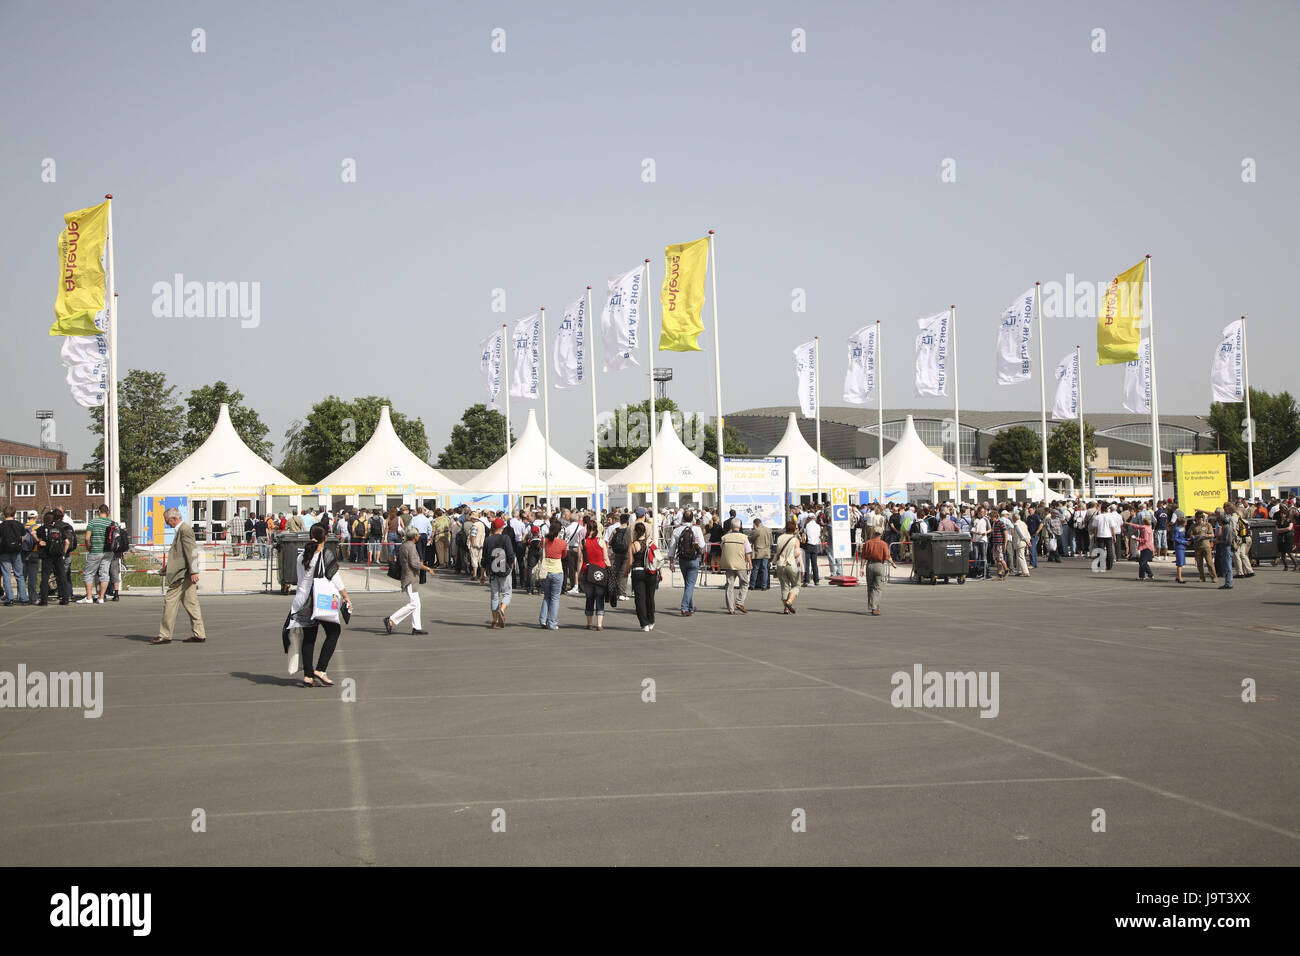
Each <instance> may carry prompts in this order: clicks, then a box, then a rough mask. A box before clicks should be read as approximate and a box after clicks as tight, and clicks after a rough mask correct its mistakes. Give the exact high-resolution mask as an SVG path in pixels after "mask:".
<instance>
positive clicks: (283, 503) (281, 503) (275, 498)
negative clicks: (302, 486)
mask: <svg viewBox="0 0 1300 956" xmlns="http://www.w3.org/2000/svg"><path fill="white" fill-rule="evenodd" d="M271 510H272V511H273V512H275V513H276V514H279V513H280V512H281V511H283V512H284V513H285V514H288V513H289V496H288V495H272V496H271Z"/></svg>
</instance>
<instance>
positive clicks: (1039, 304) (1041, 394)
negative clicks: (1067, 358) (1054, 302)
mask: <svg viewBox="0 0 1300 956" xmlns="http://www.w3.org/2000/svg"><path fill="white" fill-rule="evenodd" d="M1034 309H1035V311H1036V312H1037V313H1038V400H1039V402H1040V403H1041V408H1042V414H1043V418H1042V421H1043V500H1044V501H1046V500H1047V493H1048V491H1049V490H1050V488H1049V486H1048V484H1047V366H1046V365H1044V364H1043V294H1042V290H1041V289H1040V287H1039V283H1037V282H1035V283H1034Z"/></svg>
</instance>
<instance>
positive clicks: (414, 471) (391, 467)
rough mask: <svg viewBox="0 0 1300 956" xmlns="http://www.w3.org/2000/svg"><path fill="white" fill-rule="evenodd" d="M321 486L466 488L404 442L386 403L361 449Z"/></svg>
mask: <svg viewBox="0 0 1300 956" xmlns="http://www.w3.org/2000/svg"><path fill="white" fill-rule="evenodd" d="M317 484H318V485H319V487H320V489H322V490H323V489H326V488H328V489H330V491H331V492H340V493H343V494H347V493H348V492H347V491H344V490H343V489H349V488H371V487H374V488H380V487H388V488H392V487H400V488H401V489H403V491H404V492H405V493H410V494H418V493H420V492H450V493H454V492H459V491H462V490H463V489H462V488H461V486H460V485H458V484H456V482H454V481H452V480H451V479H450V478H448V477H447V476H446V475H444V474H443V473H442V472H440V471H437V470H435V469H434V468H432V467H430V465H429V463H428V462H426V461H422V460H421V459H420V456H419V455H417V454H416V453H415V452H413V451H411V449H409V448H407V447H406V446H405V445H404V444H402V440H401V439H400V438H398V437H397V432H395V431H394V430H393V419H392V417H391V415H390V414H389V411H388V406H387V405H385V406H384V407H383V409H382V410H381V411H380V413H379V424H378V425H376V426H375V433H374V434H373V435H371V436H370V441H368V442H366V443H365V444H364V445H363V446H362V447H361V450H360V451H358V452H357V453H356V454H355V455H353V456H352V457H351V458H349V459H348V460H347V461H345V462H344V463H343V464H341V465H339V467H338V468H335V469H334V471H332V472H330V473H329V474H328V475H326V476H325V477H324V478H322V479H321V480H320V481H319V482H317Z"/></svg>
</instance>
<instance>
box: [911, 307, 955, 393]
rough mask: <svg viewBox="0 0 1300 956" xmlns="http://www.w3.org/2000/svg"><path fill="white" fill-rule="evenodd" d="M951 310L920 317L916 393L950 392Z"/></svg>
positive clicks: (917, 342) (917, 338) (918, 324)
mask: <svg viewBox="0 0 1300 956" xmlns="http://www.w3.org/2000/svg"><path fill="white" fill-rule="evenodd" d="M951 317H952V313H951V312H940V313H939V314H938V315H931V316H929V317H927V318H924V319H917V320H916V324H917V326H918V327H919V328H920V329H921V331H920V333H919V334H918V335H917V336H916V394H917V395H947V394H948V321H949V319H950V318H951Z"/></svg>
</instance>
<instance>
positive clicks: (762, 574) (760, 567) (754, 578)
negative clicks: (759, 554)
mask: <svg viewBox="0 0 1300 956" xmlns="http://www.w3.org/2000/svg"><path fill="white" fill-rule="evenodd" d="M771 564H772V559H771V558H755V559H754V569H753V570H752V571H750V572H749V589H750V590H751V591H766V590H767V588H768V585H769V583H770V582H769V578H768V568H769V566H770V565H771Z"/></svg>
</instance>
